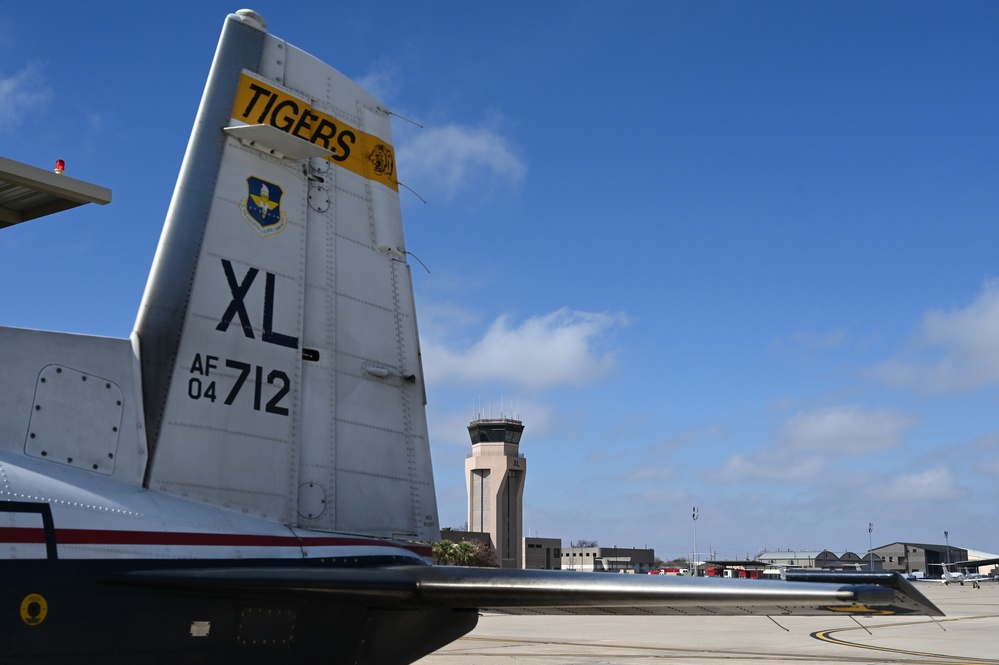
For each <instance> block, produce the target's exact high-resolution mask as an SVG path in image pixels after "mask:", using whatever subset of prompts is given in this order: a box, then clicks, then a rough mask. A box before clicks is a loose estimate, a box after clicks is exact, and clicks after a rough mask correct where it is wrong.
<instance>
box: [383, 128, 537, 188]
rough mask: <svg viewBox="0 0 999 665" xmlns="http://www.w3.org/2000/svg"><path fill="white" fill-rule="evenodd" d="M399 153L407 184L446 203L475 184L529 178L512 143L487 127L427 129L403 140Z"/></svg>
mask: <svg viewBox="0 0 999 665" xmlns="http://www.w3.org/2000/svg"><path fill="white" fill-rule="evenodd" d="M397 153H398V161H399V172H400V178H401V180H402V181H404V184H406V185H408V186H410V187H412V188H413V189H415V190H416V191H417V192H419V193H421V194H423V193H426V194H428V195H433V194H436V195H441V196H444V197H445V198H447V199H451V198H454V197H455V196H456V195H457V194H459V193H461V192H463V191H465V190H468V189H470V188H471V187H473V186H474V185H475V184H476V183H486V182H488V183H489V184H488V187H490V188H492V187H494V186H495V185H496V184H497V181H498V182H500V183H506V184H511V185H513V184H517V183H519V182H520V181H521V180H523V179H524V176H525V175H526V174H527V165H526V164H525V163H524V162H523V161H522V160H521V159H520V158H519V157H518V156H517V155H516V154H514V150H513V148H512V147H511V145H510V142H509V140H508V139H506V138H504V137H502V136H500V135H499V134H497V133H496V132H495V131H493V130H492V129H489V128H486V127H463V126H460V125H453V124H452V125H446V126H443V127H428V128H425V129H423V130H420V131H418V132H414V133H412V134H411V137H410V138H409V139H408V140H405V141H403V142H401V143H400V144H399V145H398V146H397Z"/></svg>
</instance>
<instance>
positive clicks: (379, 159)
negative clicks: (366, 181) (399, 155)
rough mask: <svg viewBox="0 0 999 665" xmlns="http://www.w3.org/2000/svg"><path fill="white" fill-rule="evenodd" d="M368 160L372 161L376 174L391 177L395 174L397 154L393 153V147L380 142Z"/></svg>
mask: <svg viewBox="0 0 999 665" xmlns="http://www.w3.org/2000/svg"><path fill="white" fill-rule="evenodd" d="M368 161H370V162H371V166H372V167H373V168H374V170H375V174H376V175H379V176H382V177H387V178H391V177H392V176H393V175H394V174H395V155H394V154H393V153H392V148H390V147H388V146H387V145H384V144H382V143H379V144H378V145H376V146H375V147H374V150H372V151H371V154H370V155H368Z"/></svg>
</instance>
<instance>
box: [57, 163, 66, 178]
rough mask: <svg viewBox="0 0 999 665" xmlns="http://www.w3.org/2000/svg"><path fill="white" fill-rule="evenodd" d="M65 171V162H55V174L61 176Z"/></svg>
mask: <svg viewBox="0 0 999 665" xmlns="http://www.w3.org/2000/svg"><path fill="white" fill-rule="evenodd" d="M65 170H66V162H64V161H63V160H61V159H57V160H56V166H55V172H56V173H58V174H59V175H62V172H63V171H65Z"/></svg>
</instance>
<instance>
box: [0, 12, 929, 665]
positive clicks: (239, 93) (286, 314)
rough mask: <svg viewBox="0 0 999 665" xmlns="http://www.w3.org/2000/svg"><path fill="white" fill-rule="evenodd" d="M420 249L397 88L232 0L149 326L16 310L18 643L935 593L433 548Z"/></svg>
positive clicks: (108, 652) (394, 658)
mask: <svg viewBox="0 0 999 665" xmlns="http://www.w3.org/2000/svg"><path fill="white" fill-rule="evenodd" d="M406 256H407V255H406V249H405V241H404V238H403V232H402V222H401V215H400V207H399V196H398V181H397V180H396V165H395V159H394V150H393V148H392V134H391V126H390V123H389V114H388V112H387V110H386V109H385V107H384V106H383V105H382V104H381V103H380V102H378V100H376V99H374V98H373V97H372V96H371V95H369V94H368V93H367V92H365V91H364V90H362V89H361V88H360V87H358V86H357V85H356V84H354V83H353V82H351V81H349V80H348V79H347V78H346V77H344V76H343V75H342V74H340V73H339V72H337V71H336V70H334V69H333V68H331V67H329V66H328V65H326V64H324V63H322V62H320V61H319V60H317V59H316V58H314V57H312V56H310V55H308V54H307V53H305V52H303V51H301V50H299V49H297V48H295V47H294V46H292V45H290V44H288V43H287V42H285V41H283V40H280V39H278V38H276V37H273V36H272V35H270V34H269V33H268V32H267V28H266V24H265V22H264V21H263V19H262V18H261V17H260V16H259V15H257V14H256V13H255V12H252V11H249V10H240V11H239V12H237V13H235V14H230V15H229V16H228V17H227V18H226V20H225V23H224V27H223V31H222V36H221V38H220V41H219V46H218V50H217V52H216V56H215V60H214V62H213V64H212V69H211V72H210V74H209V78H208V83H207V85H206V87H205V93H204V96H203V98H202V101H201V106H200V108H199V111H198V116H197V119H196V121H195V126H194V129H193V131H192V135H191V140H190V143H189V145H188V148H187V152H186V154H185V158H184V162H183V165H182V168H181V173H180V176H179V178H178V181H177V185H176V188H175V190H174V195H173V199H172V201H171V204H170V209H169V211H168V212H167V218H166V222H165V224H164V227H163V233H162V236H161V239H160V244H159V246H158V248H157V251H156V256H155V258H154V260H153V266H152V269H151V271H150V275H149V280H148V282H147V286H146V291H145V294H144V297H143V301H142V305H141V308H140V311H139V314H138V317H137V320H136V324H135V330H134V331H133V333H132V334H131V336H130V338H128V339H111V338H98V337H90V336H83V335H72V334H67V333H56V332H42V331H34V330H19V329H13V328H0V376H2V383H0V514H2V516H0V585H2V587H3V588H4V590H5V595H4V598H5V600H3V599H0V608H2V609H3V610H4V614H3V615H2V616H3V618H2V619H0V649H3V656H2V659H4V660H19V659H23V662H31V663H32V664H33V665H42V664H45V663H65V662H74V663H106V662H109V658H114V659H115V662H142V663H143V664H144V665H145V664H149V663H175V662H179V659H182V660H183V662H185V663H218V662H234V661H235V660H236V659H237V658H238V660H239V662H240V663H242V664H243V665H250V664H253V663H273V662H290V661H291V659H298V658H308V659H318V658H323V659H327V660H329V659H331V658H332V659H333V660H335V661H336V662H350V663H379V664H386V663H409V662H412V661H414V660H417V659H419V658H420V657H422V656H423V655H425V654H427V653H429V652H432V651H434V650H435V649H437V648H439V647H440V646H442V645H444V644H446V643H448V642H450V641H452V640H454V639H457V638H458V637H460V636H461V635H463V634H465V633H467V632H468V631H470V630H471V629H472V628H473V627H474V626H475V622H476V620H477V612H478V610H479V609H480V608H492V609H499V610H501V611H506V612H512V613H516V612H523V613H542V614H544V613H547V614H608V613H611V614H642V615H648V614H664V615H668V614H684V615H689V614H704V615H709V614H841V613H899V614H907V613H911V614H916V613H918V614H930V615H936V614H940V612H939V610H938V609H937V608H936V607H935V606H933V604H932V603H930V602H929V601H928V600H926V599H925V598H924V597H923V596H922V595H921V594H920V593H919V592H918V591H916V590H915V589H914V588H913V587H912V586H911V585H910V584H909V583H908V582H906V581H904V580H902V579H901V578H899V577H898V576H897V575H892V574H890V573H850V574H845V575H842V574H841V575H835V574H834V575H822V574H818V573H811V572H806V573H804V574H797V573H796V574H795V575H793V576H792V575H791V574H789V575H788V578H789V579H796V580H798V581H788V582H780V581H776V582H771V581H760V580H706V579H692V578H655V577H650V576H637V575H597V574H594V575H582V574H570V573H563V572H560V571H519V570H495V569H467V568H453V567H441V566H431V565H427V564H428V563H430V558H429V557H430V546H429V544H428V543H429V542H431V541H435V540H437V539H438V538H439V527H438V519H437V505H436V497H435V494H434V483H433V472H432V468H431V463H430V446H429V440H428V436H427V426H426V415H425V409H424V404H425V392H424V380H423V368H422V365H421V359H420V347H419V337H418V334H417V325H416V312H415V305H414V301H413V290H412V282H411V278H410V272H409V266H408V264H407V263H406ZM644 578H649V579H644Z"/></svg>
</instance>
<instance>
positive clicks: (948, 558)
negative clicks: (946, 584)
mask: <svg viewBox="0 0 999 665" xmlns="http://www.w3.org/2000/svg"><path fill="white" fill-rule="evenodd" d="M944 540H945V541H947V560H946V561H945V562H944V563H950V534H949V533H947V532H946V531H944ZM944 572H947V569H946V568H944Z"/></svg>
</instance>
